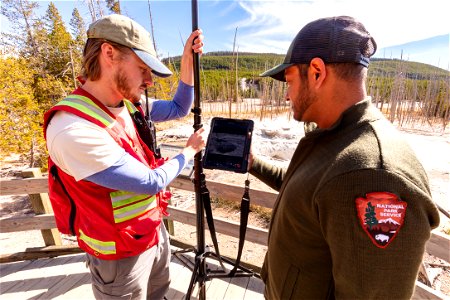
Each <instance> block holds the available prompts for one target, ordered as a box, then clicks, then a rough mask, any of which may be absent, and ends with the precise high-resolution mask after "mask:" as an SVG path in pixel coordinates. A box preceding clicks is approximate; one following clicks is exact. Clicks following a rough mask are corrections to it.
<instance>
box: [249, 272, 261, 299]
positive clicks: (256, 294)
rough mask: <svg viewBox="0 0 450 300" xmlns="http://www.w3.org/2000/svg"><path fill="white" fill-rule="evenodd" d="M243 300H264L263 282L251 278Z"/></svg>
mask: <svg viewBox="0 0 450 300" xmlns="http://www.w3.org/2000/svg"><path fill="white" fill-rule="evenodd" d="M244 299H245V300H259V299H261V300H264V282H263V281H262V280H261V279H260V278H257V277H251V278H250V280H249V282H248V285H247V290H246V291H245V296H244Z"/></svg>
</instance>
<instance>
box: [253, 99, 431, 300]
mask: <svg viewBox="0 0 450 300" xmlns="http://www.w3.org/2000/svg"><path fill="white" fill-rule="evenodd" d="M251 174H253V175H255V176H256V177H258V178H260V179H261V180H262V181H264V182H265V183H266V184H268V185H269V186H271V187H272V188H274V189H276V190H278V191H279V195H278V198H277V201H276V203H275V206H274V208H273V213H272V221H271V225H270V230H269V241H268V251H267V254H266V258H265V261H264V265H263V269H262V272H261V276H262V278H263V280H264V282H265V284H266V288H265V297H266V298H268V299H333V298H338V299H408V298H410V297H411V295H412V293H413V291H414V286H415V280H416V278H417V273H418V269H419V265H420V263H421V260H422V255H423V253H424V249H425V243H426V241H427V240H428V239H429V238H430V231H431V229H432V228H435V227H437V226H438V224H439V213H438V210H437V208H436V206H435V204H434V203H433V201H432V199H431V194H430V188H429V185H428V179H427V175H426V173H425V171H424V169H423V167H422V165H421V164H420V163H419V161H418V160H417V158H416V156H415V154H414V152H413V151H412V149H411V148H410V147H409V146H408V144H407V143H406V142H405V141H404V140H403V139H402V137H401V135H400V134H399V132H398V131H397V130H396V129H395V128H394V127H393V126H392V124H391V123H390V122H389V121H387V120H386V119H385V118H384V117H383V115H382V114H381V113H380V112H379V110H378V109H376V108H375V107H373V106H372V105H371V103H370V101H369V100H366V101H362V102H359V103H357V104H356V105H354V106H352V107H351V108H349V109H348V110H347V111H346V112H344V114H343V115H342V117H341V118H340V120H339V121H338V122H337V123H336V124H335V125H334V126H333V127H332V128H331V129H328V130H320V129H314V130H311V131H308V132H307V133H306V135H305V137H303V138H302V139H301V140H300V143H299V145H298V147H297V149H296V151H295V153H294V155H293V157H292V160H291V162H290V165H289V167H288V169H287V170H282V169H280V168H276V167H274V166H273V165H269V164H265V163H264V162H262V161H261V160H259V159H255V160H254V162H253V165H252V170H251ZM373 192H382V194H383V195H391V196H392V195H394V197H395V196H397V197H399V199H400V200H401V201H403V202H398V203H403V205H402V207H406V211H405V212H404V219H403V222H398V223H400V225H398V224H397V222H394V221H392V222H393V223H396V224H397V226H396V227H395V229H388V230H391V231H386V232H387V233H386V234H382V235H375V234H372V236H370V235H369V233H368V232H366V230H365V229H364V226H366V227H367V228H369V227H368V226H369V225H370V228H369V229H373V228H378V229H379V230H381V229H380V228H381V227H380V226H378V227H376V225H373V224H377V225H383V224H381V223H376V222H375V223H373V222H372V223H370V222H371V221H370V220H373V219H370V207H369V210H367V207H366V211H365V213H366V214H365V217H366V218H367V219H365V218H363V219H361V218H359V217H358V209H357V203H360V201H361V200H358V201H357V199H363V200H364V199H365V198H366V197H367V198H368V196H367V194H369V193H373ZM386 192H387V193H389V194H386ZM369 195H370V194H369ZM369 202H370V201H369ZM364 203H366V202H364ZM373 203H375V202H373ZM388 212H389V210H388ZM377 218H379V216H377ZM368 220H369V221H368ZM365 221H367V224H366V225H364V222H365ZM380 222H381V221H380ZM383 222H385V221H383ZM369 223H370V224H369ZM391 225H392V224H391ZM367 230H368V229H367ZM383 230H384V229H383ZM380 232H381V231H380ZM390 235H394V236H393V237H392V236H390ZM384 239H386V240H384ZM387 240H389V243H388V244H387V245H383V244H386V243H387Z"/></svg>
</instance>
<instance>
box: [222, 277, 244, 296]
mask: <svg viewBox="0 0 450 300" xmlns="http://www.w3.org/2000/svg"><path fill="white" fill-rule="evenodd" d="M249 280H250V276H249V277H233V278H231V280H230V285H229V286H228V289H227V291H226V294H225V298H224V299H244V296H245V291H246V289H247V285H248V282H249Z"/></svg>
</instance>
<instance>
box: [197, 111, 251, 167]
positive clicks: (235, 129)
mask: <svg viewBox="0 0 450 300" xmlns="http://www.w3.org/2000/svg"><path fill="white" fill-rule="evenodd" d="M252 133H253V121H252V120H240V119H227V118H219V117H215V118H213V119H212V120H211V130H210V133H209V136H208V141H207V142H206V148H205V153H204V157H203V167H204V168H206V169H219V170H225V171H232V172H237V173H247V166H248V156H249V152H250V145H251V142H252Z"/></svg>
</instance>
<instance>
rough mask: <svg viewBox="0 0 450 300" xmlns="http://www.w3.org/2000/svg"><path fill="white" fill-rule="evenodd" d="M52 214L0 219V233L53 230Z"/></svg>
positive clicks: (54, 223)
mask: <svg viewBox="0 0 450 300" xmlns="http://www.w3.org/2000/svg"><path fill="white" fill-rule="evenodd" d="M55 226H56V222H55V217H54V216H53V214H42V215H34V216H20V217H6V218H0V232H1V233H6V232H18V231H28V230H39V229H50V228H55Z"/></svg>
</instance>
